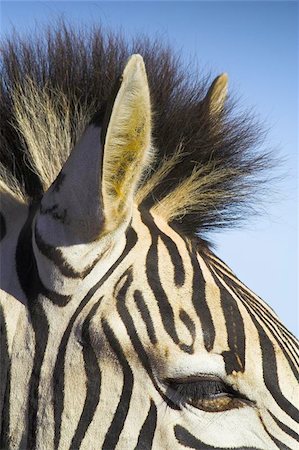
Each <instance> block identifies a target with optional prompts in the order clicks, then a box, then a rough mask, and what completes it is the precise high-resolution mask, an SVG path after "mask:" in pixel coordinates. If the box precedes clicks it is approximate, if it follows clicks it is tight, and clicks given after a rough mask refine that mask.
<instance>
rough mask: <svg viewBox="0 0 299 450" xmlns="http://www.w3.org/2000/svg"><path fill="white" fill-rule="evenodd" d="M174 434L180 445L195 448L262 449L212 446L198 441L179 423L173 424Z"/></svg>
mask: <svg viewBox="0 0 299 450" xmlns="http://www.w3.org/2000/svg"><path fill="white" fill-rule="evenodd" d="M174 434H175V437H176V439H177V441H178V442H179V443H180V444H181V445H183V446H184V447H188V448H194V449H196V450H263V449H258V448H256V447H214V446H213V445H208V444H205V443H204V442H202V441H200V440H199V439H197V438H196V437H195V436H193V434H191V433H189V431H187V430H186V428H183V427H182V426H181V425H175V427H174ZM232 439H233V437H232Z"/></svg>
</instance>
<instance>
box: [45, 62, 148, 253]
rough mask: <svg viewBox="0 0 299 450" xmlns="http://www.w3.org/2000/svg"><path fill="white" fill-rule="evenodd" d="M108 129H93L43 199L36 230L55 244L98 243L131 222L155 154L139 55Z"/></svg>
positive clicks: (129, 66)
mask: <svg viewBox="0 0 299 450" xmlns="http://www.w3.org/2000/svg"><path fill="white" fill-rule="evenodd" d="M104 128H105V132H104V133H103V124H102V125H101V126H99V125H97V124H94V123H92V124H90V125H89V127H88V128H87V130H86V131H85V133H84V135H83V136H82V138H81V140H80V141H79V143H78V144H77V145H76V147H75V148H74V149H73V151H72V152H71V155H70V157H69V158H68V160H67V162H66V163H65V165H64V167H63V168H62V171H61V173H60V174H59V176H58V178H57V179H56V180H55V182H54V183H53V184H52V186H51V187H50V189H49V190H48V191H47V192H46V193H45V195H44V196H43V198H42V201H41V206H40V215H39V217H38V229H39V230H41V231H42V230H44V231H45V233H46V234H47V235H48V237H49V240H50V242H51V243H52V244H55V245H60V242H61V243H62V242H65V240H66V239H67V240H68V242H69V243H84V242H91V241H95V240H97V239H99V238H100V237H101V236H103V235H104V234H107V233H109V232H113V231H114V230H116V229H118V228H119V227H121V226H123V227H125V226H126V225H127V224H128V222H129V220H130V218H131V213H132V205H133V198H134V193H135V191H136V188H137V185H138V183H139V181H140V178H141V176H142V173H143V170H144V168H145V167H146V166H147V165H148V164H149V159H150V155H151V145H150V138H151V109H150V96H149V88H148V83H147V77H146V72H145V67H144V63H143V59H142V57H141V56H140V55H133V56H132V57H131V58H130V59H129V61H128V63H127V65H126V67H125V70H124V72H123V74H122V78H121V82H120V87H119V90H118V92H117V95H116V97H115V100H114V102H113V107H112V109H111V113H110V114H109V116H108V123H107V125H106V126H105V125H104ZM103 135H104V138H103ZM43 234H44V233H43ZM59 236H62V237H61V239H60V238H59ZM57 239H58V241H60V242H57ZM54 241H55V242H54Z"/></svg>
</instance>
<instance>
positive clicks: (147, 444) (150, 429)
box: [135, 400, 157, 450]
mask: <svg viewBox="0 0 299 450" xmlns="http://www.w3.org/2000/svg"><path fill="white" fill-rule="evenodd" d="M156 426H157V408H156V405H155V403H154V402H153V400H151V406H150V409H149V412H148V414H147V416H146V419H145V421H144V423H143V425H142V428H141V430H140V433H139V436H138V442H137V445H136V447H135V450H151V448H152V445H153V440H154V435H155V431H156Z"/></svg>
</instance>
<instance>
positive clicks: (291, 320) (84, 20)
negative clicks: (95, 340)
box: [1, 1, 298, 333]
mask: <svg viewBox="0 0 299 450" xmlns="http://www.w3.org/2000/svg"><path fill="white" fill-rule="evenodd" d="M61 14H64V17H65V18H66V19H67V20H69V21H70V22H74V23H76V24H79V23H80V24H87V25H88V24H91V23H99V22H101V23H102V24H103V25H105V26H107V27H110V28H113V29H114V28H116V29H119V28H121V29H122V30H123V32H124V33H125V34H126V35H129V36H134V35H135V34H136V33H147V34H148V35H153V36H156V35H157V34H158V36H160V37H161V39H163V40H166V41H168V42H170V43H171V44H172V45H173V47H175V48H176V49H179V50H180V51H181V53H182V55H183V58H184V59H185V60H186V63H188V62H189V61H190V58H191V60H193V61H196V63H197V64H198V66H199V68H200V69H201V70H203V71H209V70H211V71H212V73H214V74H215V75H217V74H218V73H221V72H228V74H229V78H230V89H232V90H233V91H234V92H235V93H236V94H237V95H238V96H240V97H241V103H242V104H243V105H245V106H249V107H250V106H253V107H254V109H255V111H257V112H258V113H259V114H260V116H261V117H262V118H263V119H265V120H266V122H267V125H268V126H269V127H270V132H269V135H268V139H267V145H268V146H270V147H274V148H275V149H277V151H279V152H280V154H281V155H282V156H284V157H285V158H286V161H285V164H284V168H283V170H284V174H285V178H284V179H283V181H282V182H281V183H280V184H279V185H278V186H276V190H275V192H273V191H271V192H270V194H269V198H268V201H267V202H266V204H265V208H264V215H263V216H262V217H257V218H256V219H255V220H254V219H251V220H250V222H249V223H248V224H247V226H246V227H245V228H243V229H242V230H232V231H226V232H221V233H218V234H217V235H214V236H213V238H214V241H215V242H216V243H217V254H218V255H219V256H220V257H221V258H222V259H223V260H224V261H226V262H227V263H228V264H229V265H230V266H231V268H232V269H233V270H234V271H235V272H236V273H237V275H238V276H239V277H240V279H241V280H242V281H243V282H245V283H246V284H247V285H248V286H249V287H250V288H251V289H252V290H254V291H255V292H256V293H257V294H258V295H260V296H261V297H263V298H264V299H265V300H266V301H267V302H268V303H269V304H270V305H271V306H272V307H273V308H274V310H275V311H276V312H277V313H278V315H279V316H280V317H281V319H282V320H283V322H284V323H285V324H286V325H287V327H288V328H289V329H290V330H291V331H293V332H294V333H298V287H297V278H298V261H297V251H298V247H297V243H298V237H297V219H298V216H297V203H298V197H297V186H296V182H297V175H296V168H297V134H296V133H297V124H298V115H297V100H298V89H297V80H298V71H297V58H298V47H297V45H298V44H297V42H298V41H297V38H298V36H297V35H296V33H297V29H298V24H297V20H298V5H297V3H296V2H284V1H281V2H270V1H267V2H225V1H222V2H169V1H165V2H142V1H139V2H2V3H1V30H2V33H1V34H2V35H3V34H5V33H7V32H9V31H10V30H11V28H12V26H14V27H15V28H16V29H17V30H18V31H20V32H24V31H26V30H29V29H30V28H31V27H32V26H33V25H34V24H38V25H43V24H47V23H49V22H51V21H52V22H53V20H55V18H57V17H59V16H60V15H61Z"/></svg>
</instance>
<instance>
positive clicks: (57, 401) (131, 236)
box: [53, 228, 137, 449]
mask: <svg viewBox="0 0 299 450" xmlns="http://www.w3.org/2000/svg"><path fill="white" fill-rule="evenodd" d="M136 242H137V234H136V232H135V231H134V230H133V228H129V229H128V231H127V234H126V246H125V248H124V250H123V252H122V254H121V255H120V256H119V258H118V259H117V261H116V262H115V263H114V264H113V265H112V266H111V267H110V269H109V270H108V271H107V272H106V274H105V275H104V276H103V278H102V279H101V280H99V281H98V282H97V283H96V284H95V285H94V286H93V287H92V288H91V289H90V290H89V292H88V293H87V294H86V296H85V297H84V298H83V300H82V301H81V303H80V305H79V306H78V308H77V309H76V311H75V312H74V314H73V316H72V317H71V319H70V321H69V324H68V326H67V328H66V330H65V332H64V335H63V337H62V340H61V343H60V346H59V349H58V355H57V358H56V362H55V367H54V374H53V398H54V421H55V434H54V449H57V448H58V446H59V441H60V435H61V418H62V411H63V403H64V392H63V389H64V358H65V352H66V347H67V343H68V340H69V337H70V334H71V330H72V327H73V325H74V322H75V320H76V319H77V317H78V316H79V314H80V312H81V311H82V310H83V308H84V307H85V305H86V304H87V303H88V302H89V300H90V299H91V297H92V296H93V295H94V294H95V292H96V291H97V290H98V289H99V288H100V287H101V286H102V284H103V283H104V282H105V281H106V280H107V279H108V278H109V277H110V275H111V274H112V273H113V272H114V270H115V269H116V267H117V266H118V265H119V264H120V263H121V262H122V261H123V260H124V258H125V257H126V256H127V254H128V253H129V252H130V251H131V250H132V248H133V247H134V246H135V245H136Z"/></svg>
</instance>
